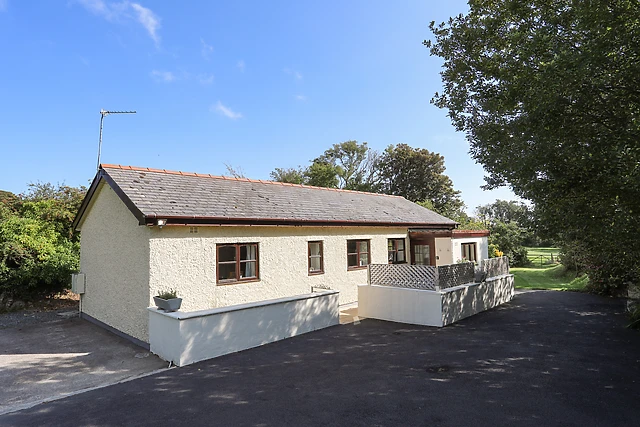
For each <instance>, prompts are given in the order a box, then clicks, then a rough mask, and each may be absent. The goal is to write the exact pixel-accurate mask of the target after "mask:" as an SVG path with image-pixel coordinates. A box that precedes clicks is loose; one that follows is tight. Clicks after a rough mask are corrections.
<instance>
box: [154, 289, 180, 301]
mask: <svg viewBox="0 0 640 427" xmlns="http://www.w3.org/2000/svg"><path fill="white" fill-rule="evenodd" d="M157 297H158V298H160V299H174V298H178V292H177V291H176V290H175V289H167V290H163V291H160V292H159V293H158V295H157Z"/></svg>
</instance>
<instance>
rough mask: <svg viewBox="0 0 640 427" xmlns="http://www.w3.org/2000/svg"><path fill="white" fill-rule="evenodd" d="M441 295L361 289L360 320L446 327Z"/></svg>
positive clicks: (378, 287)
mask: <svg viewBox="0 0 640 427" xmlns="http://www.w3.org/2000/svg"><path fill="white" fill-rule="evenodd" d="M441 301H442V299H441V296H440V292H438V291H427V290H423V289H409V288H397V287H393V286H378V285H360V286H358V316H360V317H368V318H371V319H380V320H389V321H391V322H399V323H410V324H412V325H426V326H442V306H441Z"/></svg>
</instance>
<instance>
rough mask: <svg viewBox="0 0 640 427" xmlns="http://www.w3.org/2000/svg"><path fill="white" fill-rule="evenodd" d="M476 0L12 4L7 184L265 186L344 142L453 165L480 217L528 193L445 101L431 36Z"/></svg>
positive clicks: (4, 0)
mask: <svg viewBox="0 0 640 427" xmlns="http://www.w3.org/2000/svg"><path fill="white" fill-rule="evenodd" d="M466 10H467V5H466V2H464V1H443V2H431V1H406V0H399V1H394V2H389V1H371V0H366V1H364V0H363V1H355V0H354V1H322V2H310V1H293V0H291V1H269V2H258V1H233V2H222V1H215V2H214V1H203V2H195V1H185V2H173V1H142V0H141V1H140V2H133V1H131V2H130V1H107V0H61V1H53V0H43V1H37V0H20V1H18V0H0V54H1V56H2V64H3V66H2V67H0V149H1V153H2V154H1V155H0V189H4V190H9V191H13V192H16V193H19V192H22V191H24V190H25V189H26V188H27V184H28V183H29V182H36V181H43V182H53V183H66V184H68V185H87V184H88V182H89V181H90V179H91V178H92V177H93V175H94V174H95V167H96V158H97V146H98V130H99V121H100V114H99V111H100V109H106V110H137V112H138V113H137V114H136V115H127V116H125V115H122V116H109V117H107V118H106V119H105V123H104V135H103V150H102V162H103V163H118V164H123V165H134V166H145V167H153V168H160V169H171V170H183V171H189V172H203V173H212V174H224V173H225V172H226V168H225V164H229V165H232V166H233V167H235V168H240V169H242V171H243V172H244V174H245V175H246V176H247V177H249V178H256V179H267V178H268V177H269V172H271V171H272V170H273V169H274V168H276V167H294V166H298V165H306V164H308V161H309V160H311V159H313V158H314V157H317V156H318V155H320V154H321V153H322V152H323V151H324V150H325V149H327V148H329V147H330V146H331V145H332V144H334V143H339V142H342V141H346V140H351V139H354V140H357V141H360V142H363V141H366V142H368V143H369V146H370V147H372V148H374V149H377V150H383V149H384V148H385V147H386V146H388V145H389V144H397V143H406V144H409V145H411V146H413V147H422V148H427V149H429V150H431V151H435V152H438V153H440V154H442V155H443V156H444V157H445V163H446V166H447V172H446V173H447V174H448V175H449V176H450V177H451V179H452V180H453V182H454V186H455V188H456V189H458V190H461V191H462V197H463V200H464V201H465V203H466V204H467V206H468V208H469V210H472V209H473V208H475V207H476V206H478V205H480V204H485V203H490V202H492V201H493V200H495V199H497V198H500V199H513V198H514V196H513V194H512V193H511V192H510V191H509V190H507V189H500V190H496V191H492V192H484V191H482V190H481V189H480V186H481V185H482V184H483V183H484V181H483V176H484V173H483V170H482V167H481V166H480V165H477V164H475V163H474V161H473V160H471V158H470V157H469V154H468V150H469V147H468V144H467V142H466V141H465V138H464V135H462V134H460V133H456V132H455V131H454V129H453V127H452V125H451V123H450V121H449V119H448V118H447V117H446V112H445V111H442V110H439V109H438V108H436V107H434V106H433V105H431V104H430V103H429V100H430V98H431V97H432V95H433V93H434V92H436V91H438V90H440V88H441V81H440V76H439V71H440V65H441V62H440V60H439V59H438V58H433V57H430V56H429V53H428V51H427V49H426V48H425V47H424V46H422V43H421V42H422V40H424V39H425V38H429V37H430V32H429V29H428V24H429V22H430V21H432V20H435V21H443V20H446V19H447V18H448V17H450V16H454V15H457V14H459V13H464V12H465V11H466Z"/></svg>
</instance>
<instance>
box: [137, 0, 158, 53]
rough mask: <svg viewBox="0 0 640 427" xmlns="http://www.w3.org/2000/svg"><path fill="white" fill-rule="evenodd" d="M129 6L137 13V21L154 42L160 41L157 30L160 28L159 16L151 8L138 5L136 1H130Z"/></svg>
mask: <svg viewBox="0 0 640 427" xmlns="http://www.w3.org/2000/svg"><path fill="white" fill-rule="evenodd" d="M131 7H132V8H133V10H135V11H136V13H137V14H138V17H137V18H138V22H139V23H140V24H142V26H143V27H144V28H145V29H146V30H147V33H149V36H150V37H151V38H152V39H153V41H154V42H156V44H159V43H160V36H159V35H158V30H159V29H160V18H158V15H156V14H155V13H153V11H152V10H151V9H147V8H146V7H143V6H140V5H139V4H138V3H131Z"/></svg>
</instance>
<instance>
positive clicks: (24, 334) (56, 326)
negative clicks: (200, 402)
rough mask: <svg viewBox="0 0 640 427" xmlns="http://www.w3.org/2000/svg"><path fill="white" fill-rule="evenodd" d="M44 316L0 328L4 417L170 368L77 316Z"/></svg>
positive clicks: (0, 402)
mask: <svg viewBox="0 0 640 427" xmlns="http://www.w3.org/2000/svg"><path fill="white" fill-rule="evenodd" d="M16 314H19V313H10V314H7V315H2V316H5V317H11V318H16V317H19V316H16ZM71 314H73V312H72V313H71ZM30 317H31V316H26V318H30ZM41 317H43V320H45V321H44V322H24V321H19V322H13V323H15V325H13V324H12V326H11V327H2V328H0V385H1V386H0V414H3V413H7V412H9V411H14V410H16V409H19V408H24V407H29V406H32V405H34V404H37V403H40V402H42V401H49V400H52V399H57V398H60V397H62V396H66V395H69V394H72V393H77V392H79V391H82V390H86V389H90V388H95V387H100V386H105V385H109V384H114V383H117V382H119V381H123V380H126V379H129V378H132V377H137V376H140V375H144V374H146V373H150V372H155V371H157V370H158V369H162V368H166V367H167V363H166V362H164V361H162V360H160V359H159V358H158V357H156V356H154V355H152V354H150V353H149V352H147V351H146V350H144V349H142V348H141V347H138V346H136V345H134V344H131V343H130V342H128V341H126V340H124V339H122V338H120V337H117V336H116V335H114V334H112V333H109V332H107V331H105V330H103V329H102V328H99V327H98V326H95V325H92V324H91V323H88V322H86V321H84V320H81V319H79V318H78V317H77V316H76V317H75V318H66V319H65V318H63V317H60V316H58V315H57V314H56V313H47V316H41ZM45 317H46V319H44V318H45ZM4 323H7V322H3V324H4ZM9 323H11V322H9Z"/></svg>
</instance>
